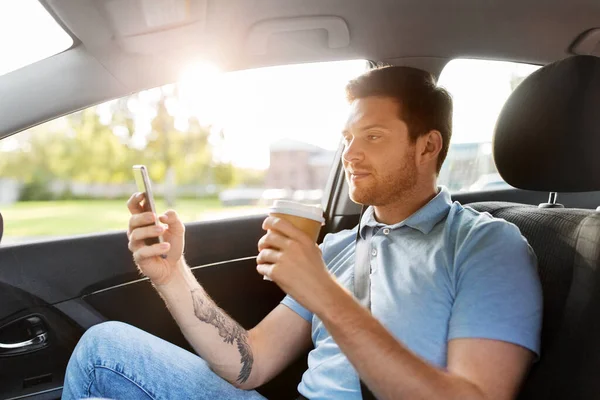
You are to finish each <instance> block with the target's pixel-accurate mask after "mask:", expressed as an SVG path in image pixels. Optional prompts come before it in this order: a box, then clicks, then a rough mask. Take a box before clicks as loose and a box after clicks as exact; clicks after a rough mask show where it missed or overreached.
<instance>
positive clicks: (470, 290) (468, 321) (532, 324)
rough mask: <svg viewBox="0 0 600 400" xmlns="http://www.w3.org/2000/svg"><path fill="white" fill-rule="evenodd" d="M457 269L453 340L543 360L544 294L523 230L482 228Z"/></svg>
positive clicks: (462, 250)
mask: <svg viewBox="0 0 600 400" xmlns="http://www.w3.org/2000/svg"><path fill="white" fill-rule="evenodd" d="M455 268H456V270H455V274H456V275H455V299H454V304H453V307H452V315H451V318H450V324H449V332H448V339H449V340H450V339H457V338H484V339H495V340H501V341H505V342H509V343H513V344H517V345H519V346H522V347H525V348H527V349H529V350H531V351H533V352H534V353H536V354H537V355H538V356H539V355H540V335H541V327H542V288H541V284H540V281H539V277H538V274H537V260H536V257H535V254H534V253H533V250H532V249H531V247H530V246H529V244H528V243H527V241H526V240H525V238H524V237H523V236H522V235H521V233H520V231H519V229H518V228H517V227H516V226H515V225H513V224H510V223H508V222H506V221H502V220H497V219H491V220H487V221H486V222H483V223H482V224H478V225H477V226H476V227H474V228H472V229H471V231H470V232H469V233H468V235H467V236H466V238H465V239H464V241H463V242H462V244H461V245H460V247H459V248H458V250H457V253H456V257H455Z"/></svg>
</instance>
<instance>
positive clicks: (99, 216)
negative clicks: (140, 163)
mask: <svg viewBox="0 0 600 400" xmlns="http://www.w3.org/2000/svg"><path fill="white" fill-rule="evenodd" d="M125 203H126V201H125V200H65V201H39V202H37V201H36V202H34V201H32V202H19V203H15V204H13V205H10V206H4V207H2V208H1V209H0V211H1V212H2V216H3V217H4V238H6V239H7V241H9V242H10V241H19V242H23V241H27V239H29V238H31V239H33V238H48V237H53V236H59V237H64V236H71V235H79V234H88V233H100V232H107V231H114V230H125V229H127V224H128V221H129V216H130V215H129V211H128V210H127V206H126V204H125ZM156 207H157V212H158V213H159V214H162V213H163V212H165V211H166V210H167V207H166V204H165V202H164V200H158V201H157V203H156ZM174 209H175V210H176V211H177V213H178V214H179V216H180V218H181V219H182V220H183V221H184V222H192V221H202V220H208V219H219V218H226V217H232V216H237V215H244V214H251V213H256V212H260V209H258V210H257V208H256V207H223V206H222V205H221V204H220V202H219V200H218V199H185V200H178V201H177V202H176V204H175V207H174ZM11 239H12V240H11ZM3 242H4V239H3Z"/></svg>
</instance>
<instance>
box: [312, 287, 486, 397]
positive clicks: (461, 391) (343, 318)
mask: <svg viewBox="0 0 600 400" xmlns="http://www.w3.org/2000/svg"><path fill="white" fill-rule="evenodd" d="M329 293H330V295H329V296H328V299H326V301H325V302H324V303H323V307H321V308H320V310H319V311H318V312H317V316H318V317H319V318H321V320H322V321H323V323H324V325H325V327H326V328H327V330H328V331H329V333H330V334H331V335H332V336H333V338H334V340H335V341H336V343H337V344H338V346H339V347H340V349H341V350H342V352H343V353H344V354H345V355H346V357H347V358H348V360H349V361H350V362H351V363H352V365H353V366H354V368H355V369H356V370H357V371H358V373H359V374H360V376H361V378H362V379H363V380H364V381H365V383H366V384H367V385H368V386H369V388H370V389H371V390H372V391H373V393H374V394H375V395H376V396H377V398H379V399H399V398H402V399H404V398H406V399H415V398H418V399H420V398H423V399H477V400H479V399H482V398H483V395H482V393H481V391H480V390H479V389H478V388H477V387H476V386H475V385H473V384H471V383H470V382H468V381H467V380H465V379H463V378H461V377H458V376H455V375H451V374H450V373H447V372H445V371H442V370H440V369H438V368H435V367H433V366H431V365H430V364H428V363H426V362H425V361H424V360H422V359H421V358H419V357H418V356H416V355H415V354H413V353H412V352H410V350H408V349H407V348H406V347H404V346H403V345H402V344H401V343H400V342H398V341H397V340H396V339H395V338H394V337H393V336H392V335H391V334H390V333H389V332H388V331H387V330H386V329H385V327H384V326H383V325H381V323H380V322H379V321H377V320H376V319H375V318H373V317H372V316H371V314H370V313H369V312H368V310H366V309H365V308H363V307H362V306H360V305H359V304H358V303H357V302H356V301H355V300H354V298H352V297H351V296H350V295H349V294H347V293H346V292H344V291H343V289H341V288H339V289H335V288H332V290H331V291H330V292H329Z"/></svg>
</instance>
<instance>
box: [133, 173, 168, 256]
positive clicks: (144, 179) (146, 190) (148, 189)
mask: <svg viewBox="0 0 600 400" xmlns="http://www.w3.org/2000/svg"><path fill="white" fill-rule="evenodd" d="M133 176H134V178H135V184H136V185H137V189H138V191H139V192H140V193H143V194H144V200H142V202H141V205H142V207H143V209H144V212H146V211H148V212H152V213H154V214H155V215H158V214H157V213H156V206H155V205H154V196H153V195H152V186H151V184H150V177H149V176H148V169H147V168H146V166H144V165H134V166H133ZM150 225H152V224H148V225H147V226H150ZM154 225H157V226H159V225H160V222H159V221H158V220H156V221H155V222H154ZM144 242H145V243H146V245H148V246H152V245H153V244H156V243H162V242H163V237H162V235H161V236H158V237H155V238H147V239H144Z"/></svg>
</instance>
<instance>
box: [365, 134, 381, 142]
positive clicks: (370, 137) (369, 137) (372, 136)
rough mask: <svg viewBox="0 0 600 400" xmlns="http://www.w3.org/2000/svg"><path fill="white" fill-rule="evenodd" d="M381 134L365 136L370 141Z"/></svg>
mask: <svg viewBox="0 0 600 400" xmlns="http://www.w3.org/2000/svg"><path fill="white" fill-rule="evenodd" d="M380 137H381V136H379V135H369V136H367V138H368V139H369V140H371V141H373V140H377V139H379V138H380Z"/></svg>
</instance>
